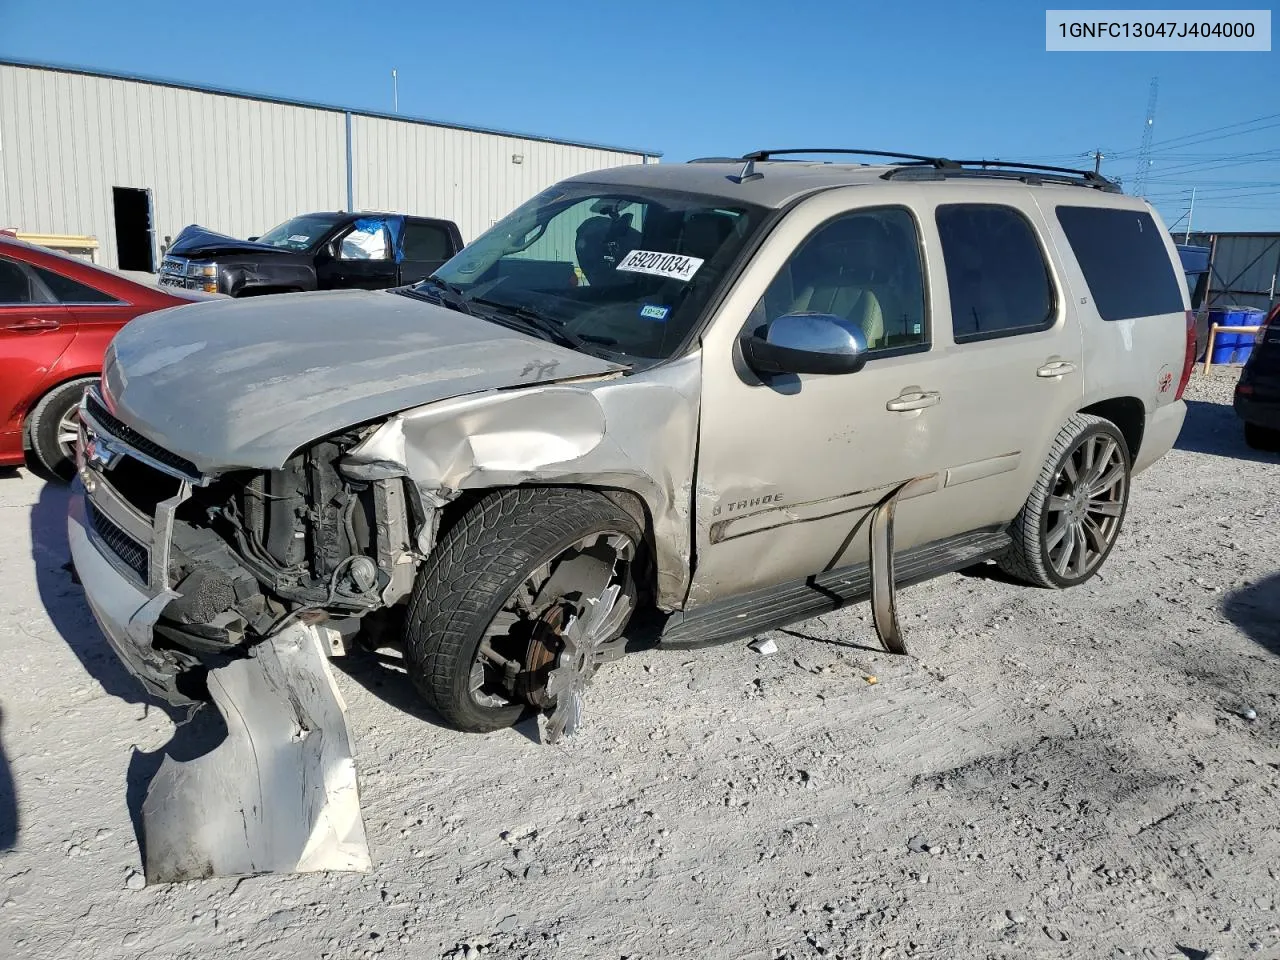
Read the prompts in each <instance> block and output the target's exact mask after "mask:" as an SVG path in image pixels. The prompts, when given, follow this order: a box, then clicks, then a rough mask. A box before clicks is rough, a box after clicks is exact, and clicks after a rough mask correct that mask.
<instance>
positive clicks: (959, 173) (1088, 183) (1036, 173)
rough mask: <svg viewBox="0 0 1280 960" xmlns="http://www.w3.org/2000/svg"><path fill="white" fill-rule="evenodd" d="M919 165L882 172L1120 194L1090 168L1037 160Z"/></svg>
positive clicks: (895, 175)
mask: <svg viewBox="0 0 1280 960" xmlns="http://www.w3.org/2000/svg"><path fill="white" fill-rule="evenodd" d="M921 166H922V165H920V164H903V165H902V166H900V167H897V168H895V169H893V170H888V171H886V172H885V173H884V174H883V175H882V178H883V179H885V180H897V179H902V180H943V179H949V178H953V177H975V178H976V177H992V178H996V179H1005V180H1019V181H1021V182H1023V183H1030V184H1036V183H1061V184H1067V185H1068V186H1075V187H1089V188H1091V189H1094V190H1101V191H1103V192H1105V193H1121V192H1122V191H1121V189H1120V185H1119V184H1118V183H1116V182H1115V181H1113V180H1108V179H1107V178H1106V177H1104V176H1103V175H1102V174H1100V173H1096V172H1095V171H1093V170H1076V169H1073V168H1071V167H1048V166H1045V165H1044V164H1040V163H1021V162H1019V161H1017V160H952V161H948V165H947V166H946V167H945V168H938V169H932V170H928V169H921Z"/></svg>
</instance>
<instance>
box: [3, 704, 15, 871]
mask: <svg viewBox="0 0 1280 960" xmlns="http://www.w3.org/2000/svg"><path fill="white" fill-rule="evenodd" d="M17 842H18V792H17V790H16V789H15V788H14V785H13V773H12V772H11V771H10V770H9V760H8V758H7V757H6V756H5V752H4V712H3V711H0V853H4V852H5V851H6V850H12V849H13V848H14V846H15V845H16V844H17Z"/></svg>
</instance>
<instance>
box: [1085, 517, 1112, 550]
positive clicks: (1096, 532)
mask: <svg viewBox="0 0 1280 960" xmlns="http://www.w3.org/2000/svg"><path fill="white" fill-rule="evenodd" d="M1081 528H1082V531H1083V533H1084V535H1085V536H1087V537H1088V538H1089V549H1091V550H1092V551H1093V552H1094V553H1095V554H1099V555H1101V554H1103V553H1106V551H1107V537H1106V535H1105V534H1104V533H1103V532H1102V528H1101V527H1100V526H1098V524H1097V522H1096V521H1094V520H1093V518H1092V517H1086V518H1085V519H1084V520H1083V521H1082V522H1081Z"/></svg>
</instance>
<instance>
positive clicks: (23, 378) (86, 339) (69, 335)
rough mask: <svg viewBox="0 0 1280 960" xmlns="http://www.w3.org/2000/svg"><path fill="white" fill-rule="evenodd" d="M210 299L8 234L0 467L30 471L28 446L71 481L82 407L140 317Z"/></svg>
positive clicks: (1, 328)
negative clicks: (125, 331)
mask: <svg viewBox="0 0 1280 960" xmlns="http://www.w3.org/2000/svg"><path fill="white" fill-rule="evenodd" d="M207 298H208V295H207V294H200V293H197V292H195V291H186V290H177V291H172V292H171V291H167V290H160V289H159V288H157V287H149V286H147V285H145V284H141V283H134V282H133V281H132V280H129V279H128V278H126V277H124V276H122V275H120V274H118V273H113V272H111V271H109V270H104V269H102V268H100V267H95V266H94V265H93V264H91V263H86V262H85V261H83V260H77V259H75V258H73V257H67V256H63V255H62V254H58V253H54V252H53V251H52V250H46V249H45V248H43V247H35V246H32V245H31V244H29V243H23V242H21V241H20V240H18V239H16V238H15V237H14V236H13V235H12V234H4V233H0V467H6V466H14V465H18V464H21V463H23V462H24V453H23V451H24V447H26V446H30V448H31V452H32V453H33V454H34V455H35V459H36V460H37V461H38V462H39V463H40V465H41V466H43V467H44V468H45V469H46V470H48V471H49V472H51V473H53V474H54V475H56V476H59V477H62V478H64V479H66V478H70V476H71V475H72V473H73V472H74V459H73V458H74V449H73V448H74V445H75V439H76V422H75V417H76V405H77V404H78V403H79V402H80V395H81V394H82V393H83V392H84V388H85V385H86V384H89V383H92V382H93V381H94V380H95V379H97V377H98V375H99V373H101V371H102V355H103V353H104V351H105V350H106V348H107V344H108V343H109V342H110V341H111V338H112V337H114V336H115V335H116V331H118V330H119V329H120V328H121V327H123V326H124V325H125V324H126V323H128V322H129V321H130V320H132V319H133V318H134V317H136V316H138V315H139V314H143V313H149V312H151V311H152V310H161V309H163V308H165V307H175V306H179V305H181V304H185V303H191V302H192V301H194V300H198V299H207Z"/></svg>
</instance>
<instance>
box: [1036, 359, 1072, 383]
mask: <svg viewBox="0 0 1280 960" xmlns="http://www.w3.org/2000/svg"><path fill="white" fill-rule="evenodd" d="M1075 368H1076V365H1075V364H1074V363H1072V362H1071V361H1070V360H1050V361H1049V362H1048V363H1046V364H1045V365H1044V366H1043V367H1041V368H1040V369H1039V370H1037V371H1036V376H1037V377H1044V378H1045V379H1049V380H1051V379H1053V378H1055V377H1065V376H1066V375H1067V374H1068V373H1070V372H1071V371H1072V370H1074V369H1075Z"/></svg>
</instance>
